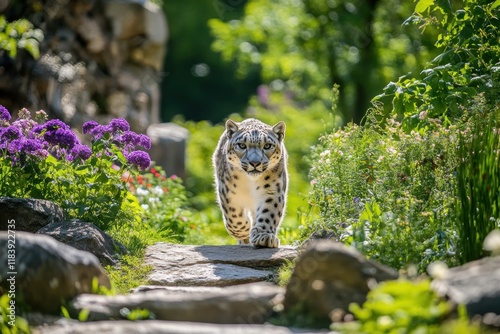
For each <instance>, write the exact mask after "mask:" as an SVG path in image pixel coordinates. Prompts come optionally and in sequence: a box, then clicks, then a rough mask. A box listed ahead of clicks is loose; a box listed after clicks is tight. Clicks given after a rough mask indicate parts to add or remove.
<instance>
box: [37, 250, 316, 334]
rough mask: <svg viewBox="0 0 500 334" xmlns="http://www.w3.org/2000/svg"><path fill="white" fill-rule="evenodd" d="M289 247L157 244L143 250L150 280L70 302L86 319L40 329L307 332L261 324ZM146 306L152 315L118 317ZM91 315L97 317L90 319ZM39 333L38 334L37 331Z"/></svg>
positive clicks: (276, 304)
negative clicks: (121, 291) (129, 319)
mask: <svg viewBox="0 0 500 334" xmlns="http://www.w3.org/2000/svg"><path fill="white" fill-rule="evenodd" d="M297 253H298V252H297V250H296V249H295V248H293V247H287V246H284V247H281V248H279V249H269V248H254V247H251V246H236V245H234V246H191V245H177V244H169V243H157V244H155V245H152V246H150V247H148V248H147V249H146V256H145V264H146V265H150V266H151V267H152V271H151V274H150V276H149V279H148V281H149V282H148V285H144V286H139V287H137V288H135V289H133V290H132V291H131V293H130V294H126V295H116V296H103V295H90V294H84V295H79V296H78V297H76V298H75V299H74V300H73V301H72V302H71V303H70V304H69V306H68V311H69V312H70V314H71V316H72V317H73V318H77V317H78V315H79V314H80V313H81V312H82V311H83V310H85V312H86V313H87V314H88V318H87V320H88V321H90V322H89V323H86V324H75V323H71V322H68V323H66V325H63V326H61V324H58V325H57V326H49V327H38V328H37V330H39V331H38V333H88V332H95V333H214V334H215V333H256V334H265V333H278V334H280V333H283V334H287V333H307V332H308V331H301V330H297V329H290V328H286V327H282V326H272V325H264V323H265V322H267V321H268V319H269V317H270V316H271V315H272V314H273V313H274V312H275V311H276V310H277V308H280V307H281V308H282V304H283V299H284V294H285V289H284V288H282V287H279V286H277V285H276V284H274V283H272V282H271V281H272V279H273V277H274V276H275V275H276V270H277V269H278V268H279V266H280V265H282V264H284V263H285V262H286V261H291V260H293V259H294V258H295V257H297ZM134 309H147V310H149V311H150V313H151V314H152V315H153V317H154V320H144V321H140V322H125V321H116V320H118V319H124V312H125V313H126V311H127V310H128V311H131V310H134ZM94 321H95V322H94ZM35 333H37V332H35Z"/></svg>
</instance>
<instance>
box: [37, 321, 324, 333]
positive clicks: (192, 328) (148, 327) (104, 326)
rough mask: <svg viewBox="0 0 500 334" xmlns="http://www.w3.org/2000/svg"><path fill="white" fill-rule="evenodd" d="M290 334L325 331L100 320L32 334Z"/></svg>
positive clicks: (264, 326)
mask: <svg viewBox="0 0 500 334" xmlns="http://www.w3.org/2000/svg"><path fill="white" fill-rule="evenodd" d="M88 333H106V334H158V333H163V334H170V333H172V334H174V333H175V334H243V333H244V334H292V333H302V334H308V333H311V334H312V333H329V334H333V332H328V331H326V330H323V331H321V330H319V331H314V330H312V331H311V330H304V329H295V328H287V327H282V326H273V325H245V324H236V325H235V324H232V325H222V324H204V323H191V322H176V321H160V320H145V321H139V322H138V321H126V320H119V321H100V322H94V323H92V322H90V323H78V324H73V325H70V326H54V325H53V326H46V327H38V328H35V329H34V330H33V334H88Z"/></svg>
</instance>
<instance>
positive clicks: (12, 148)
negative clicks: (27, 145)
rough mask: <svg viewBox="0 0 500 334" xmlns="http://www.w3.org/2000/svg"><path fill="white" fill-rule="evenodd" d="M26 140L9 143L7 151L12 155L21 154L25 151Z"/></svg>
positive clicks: (15, 140)
mask: <svg viewBox="0 0 500 334" xmlns="http://www.w3.org/2000/svg"><path fill="white" fill-rule="evenodd" d="M24 141H25V140H24V139H14V140H13V141H11V142H10V143H9V146H8V147H7V150H8V151H9V153H10V154H12V155H15V154H16V153H18V152H19V153H20V152H22V150H23V146H24Z"/></svg>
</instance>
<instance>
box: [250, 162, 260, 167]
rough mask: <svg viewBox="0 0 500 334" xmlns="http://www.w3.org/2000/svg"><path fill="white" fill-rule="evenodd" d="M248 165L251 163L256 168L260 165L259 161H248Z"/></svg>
mask: <svg viewBox="0 0 500 334" xmlns="http://www.w3.org/2000/svg"><path fill="white" fill-rule="evenodd" d="M249 163H250V165H252V167H253V168H257V167H259V166H260V165H261V162H260V161H250V162H249Z"/></svg>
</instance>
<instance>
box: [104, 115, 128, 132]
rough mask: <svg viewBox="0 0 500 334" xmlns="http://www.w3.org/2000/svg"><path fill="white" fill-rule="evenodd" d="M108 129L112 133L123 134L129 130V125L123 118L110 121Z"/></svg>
mask: <svg viewBox="0 0 500 334" xmlns="http://www.w3.org/2000/svg"><path fill="white" fill-rule="evenodd" d="M109 127H110V128H111V131H113V132H118V131H122V132H125V131H129V130H130V125H129V124H128V122H127V121H126V120H125V119H124V118H115V119H113V120H111V122H109Z"/></svg>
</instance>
